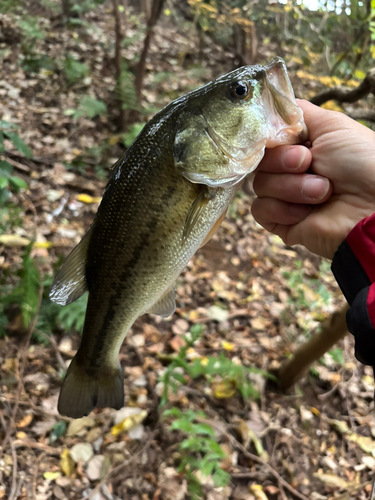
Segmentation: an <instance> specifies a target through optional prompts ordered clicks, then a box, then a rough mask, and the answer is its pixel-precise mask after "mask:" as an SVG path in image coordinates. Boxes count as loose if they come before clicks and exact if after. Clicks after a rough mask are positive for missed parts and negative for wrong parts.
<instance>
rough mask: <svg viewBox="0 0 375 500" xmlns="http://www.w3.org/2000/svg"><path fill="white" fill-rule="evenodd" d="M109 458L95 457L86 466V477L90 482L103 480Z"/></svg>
mask: <svg viewBox="0 0 375 500" xmlns="http://www.w3.org/2000/svg"><path fill="white" fill-rule="evenodd" d="M109 465H110V462H109V458H108V457H105V456H104V455H95V456H94V457H92V458H91V460H90V461H89V463H88V465H87V477H88V478H89V479H90V481H97V480H98V479H99V480H100V479H103V477H104V476H105V475H106V474H107V472H108V469H109Z"/></svg>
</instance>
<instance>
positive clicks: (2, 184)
mask: <svg viewBox="0 0 375 500" xmlns="http://www.w3.org/2000/svg"><path fill="white" fill-rule="evenodd" d="M17 128H18V127H17V126H16V125H15V124H13V123H10V122H7V121H5V120H1V121H0V154H1V153H4V152H5V143H4V139H8V140H10V141H11V142H12V143H13V145H14V147H15V148H16V149H18V151H20V152H21V153H22V154H24V155H25V156H26V157H27V158H31V156H32V155H31V151H30V149H29V148H28V146H27V145H26V144H25V143H24V142H23V140H22V139H21V137H20V136H19V135H18V134H17V133H16V132H15V131H14V130H16V129H17ZM12 173H13V166H12V165H11V164H10V163H9V162H7V161H5V160H1V161H0V207H4V205H5V203H6V202H7V201H8V199H9V197H10V195H11V191H14V192H18V191H19V190H20V189H21V188H27V184H26V182H25V181H24V180H23V179H21V178H20V177H18V176H15V175H12ZM4 215H5V214H4ZM1 227H2V223H0V230H1Z"/></svg>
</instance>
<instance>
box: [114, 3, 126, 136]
mask: <svg viewBox="0 0 375 500" xmlns="http://www.w3.org/2000/svg"><path fill="white" fill-rule="evenodd" d="M112 5H113V16H114V18H115V35H116V44H115V78H116V92H117V93H118V94H119V95H120V92H121V42H122V38H123V34H122V30H121V17H120V16H121V14H120V11H119V2H118V0H112ZM116 101H117V105H118V107H119V121H118V128H119V130H120V131H121V132H123V131H124V130H125V126H126V119H125V110H124V109H123V106H122V100H121V98H120V97H118V98H117V99H116Z"/></svg>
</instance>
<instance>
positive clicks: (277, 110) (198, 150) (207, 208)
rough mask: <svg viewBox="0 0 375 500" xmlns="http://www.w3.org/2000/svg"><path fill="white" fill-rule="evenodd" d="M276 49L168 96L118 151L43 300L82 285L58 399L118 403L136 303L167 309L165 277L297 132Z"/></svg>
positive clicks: (88, 404)
mask: <svg viewBox="0 0 375 500" xmlns="http://www.w3.org/2000/svg"><path fill="white" fill-rule="evenodd" d="M303 129H304V122H303V116H302V111H301V110H300V108H299V107H298V106H297V105H296V104H295V100H294V95H293V90H292V88H291V85H290V82H289V79H288V76H287V73H286V69H285V65H284V63H283V61H282V60H280V59H277V60H274V61H272V62H271V63H270V64H269V65H267V66H264V67H262V66H258V65H257V66H246V67H244V68H240V69H238V70H235V71H233V72H231V73H229V74H227V75H224V76H222V77H220V78H218V79H217V80H215V81H214V82H211V83H209V84H207V85H205V86H203V87H201V88H199V89H197V90H195V91H193V92H190V93H189V94H187V95H185V96H182V97H180V98H179V99H177V100H175V101H173V102H172V103H170V104H169V105H168V106H166V107H165V108H164V109H163V110H161V111H160V112H159V113H157V114H156V115H155V116H154V117H153V118H152V119H151V120H150V121H149V122H148V123H147V124H146V125H145V127H144V129H143V130H142V132H141V133H140V134H139V136H138V137H137V139H136V140H135V141H134V143H133V144H132V146H131V147H130V148H129V149H128V150H127V151H126V153H125V155H124V156H123V157H122V158H121V159H120V160H119V161H118V162H117V163H116V165H115V167H114V171H113V175H112V177H111V179H110V180H109V182H108V185H107V188H106V191H105V194H104V196H103V199H102V202H101V204H100V207H99V209H98V213H97V215H96V217H95V220H94V222H93V224H92V225H91V227H90V229H89V231H88V233H87V234H86V235H85V237H84V238H83V239H82V241H81V242H80V243H79V245H77V247H76V248H75V249H74V250H73V251H72V252H71V254H70V255H69V256H68V258H67V260H66V261H65V263H64V264H63V266H62V267H61V269H60V270H59V272H58V274H57V275H56V278H55V281H54V283H53V285H52V289H51V293H50V297H51V300H53V301H55V302H57V303H59V304H62V305H66V304H69V303H71V302H73V301H74V300H76V299H77V298H79V297H80V296H81V295H82V294H83V293H84V292H85V291H86V290H88V292H89V298H88V305H87V311H86V318H85V324H84V329H83V335H82V341H81V345H80V348H79V349H78V352H77V354H76V356H75V357H74V359H73V361H72V363H71V364H70V366H69V369H68V372H67V375H66V377H65V380H64V384H63V387H62V389H61V393H60V398H59V403H58V409H59V412H60V413H61V414H63V415H67V416H70V417H74V418H78V417H82V416H84V415H87V414H88V413H89V412H90V411H91V410H92V409H93V408H95V407H113V408H116V409H119V408H121V407H122V406H123V401H124V393H123V376H122V369H121V366H120V364H119V359H118V358H119V357H118V353H119V350H120V347H121V344H122V342H123V340H124V338H125V336H126V333H127V332H128V330H129V329H130V328H131V326H132V325H133V323H134V321H135V320H136V319H137V318H138V317H139V316H140V315H142V314H144V313H147V312H152V313H155V314H160V315H161V316H163V317H167V316H169V315H171V314H172V313H173V312H174V310H175V297H174V284H175V281H176V279H177V277H178V276H179V274H180V273H181V271H182V270H183V269H184V267H185V266H186V265H187V263H188V262H189V260H190V259H191V257H192V256H193V255H194V253H195V252H196V251H197V249H198V248H199V247H200V246H202V245H203V244H204V243H205V241H207V240H208V239H209V238H210V236H211V235H212V234H213V233H214V231H215V230H216V229H217V227H218V226H219V225H220V222H221V220H222V218H223V216H224V215H225V213H226V210H227V207H228V205H229V203H230V201H231V200H232V199H233V197H234V195H235V193H236V191H237V190H238V188H239V186H240V184H241V181H242V179H243V178H244V177H245V176H246V175H248V174H249V172H251V171H253V170H254V169H255V168H256V166H257V165H258V164H259V161H260V160H261V158H262V157H263V154H264V149H265V147H266V146H267V147H268V146H271V147H274V146H276V145H278V144H287V143H296V142H298V140H299V136H300V134H301V133H302V132H303Z"/></svg>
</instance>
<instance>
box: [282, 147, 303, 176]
mask: <svg viewBox="0 0 375 500" xmlns="http://www.w3.org/2000/svg"><path fill="white" fill-rule="evenodd" d="M306 153H307V149H306V148H305V147H298V146H296V147H293V148H290V149H288V150H287V151H285V153H284V155H283V157H282V162H283V165H284V167H285V168H287V169H288V170H298V169H299V168H300V167H301V165H302V163H303V161H304V159H305V158H306Z"/></svg>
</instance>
